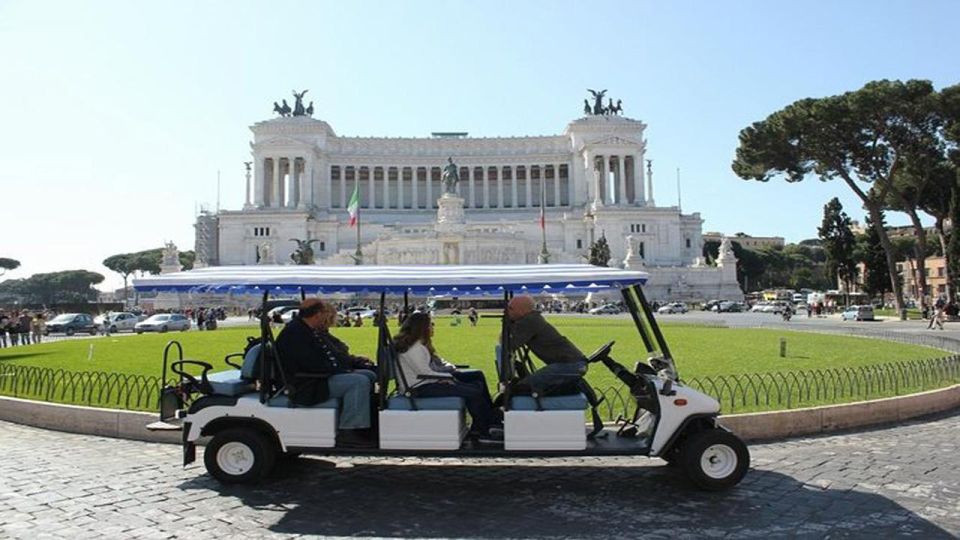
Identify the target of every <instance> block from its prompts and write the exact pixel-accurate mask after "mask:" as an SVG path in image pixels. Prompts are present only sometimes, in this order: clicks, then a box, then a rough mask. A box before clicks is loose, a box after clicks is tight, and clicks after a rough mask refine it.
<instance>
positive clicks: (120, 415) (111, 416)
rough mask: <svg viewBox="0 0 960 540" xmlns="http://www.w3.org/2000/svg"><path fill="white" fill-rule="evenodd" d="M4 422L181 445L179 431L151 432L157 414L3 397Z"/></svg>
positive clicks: (0, 412)
mask: <svg viewBox="0 0 960 540" xmlns="http://www.w3.org/2000/svg"><path fill="white" fill-rule="evenodd" d="M0 420H4V421H7V422H13V423H15V424H24V425H27V426H33V427H38V428H43V429H52V430H55V431H66V432H68V433H81V434H84V435H99V436H101V437H113V438H117V439H132V440H135V441H147V442H159V443H172V444H179V443H180V432H179V431H148V430H147V428H146V425H147V424H149V423H151V422H156V421H157V420H158V415H157V414H156V413H145V412H135V411H124V410H119V409H98V408H96V407H83V406H79V405H60V404H56V403H46V402H42V401H30V400H28V399H19V398H12V397H0Z"/></svg>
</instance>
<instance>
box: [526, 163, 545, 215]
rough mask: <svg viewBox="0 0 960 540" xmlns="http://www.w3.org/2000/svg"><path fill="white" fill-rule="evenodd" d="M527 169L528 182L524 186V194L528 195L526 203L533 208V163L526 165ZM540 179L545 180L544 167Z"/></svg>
mask: <svg viewBox="0 0 960 540" xmlns="http://www.w3.org/2000/svg"><path fill="white" fill-rule="evenodd" d="M524 169H526V171H527V183H526V186H524V187H525V188H526V189H524V192H525V193H524V194H525V195H526V197H527V200H526V203H527V205H526V206H527V208H533V165H527V166H526V167H524ZM540 181H541V182H543V168H541V169H540Z"/></svg>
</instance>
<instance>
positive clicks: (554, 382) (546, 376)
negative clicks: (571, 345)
mask: <svg viewBox="0 0 960 540" xmlns="http://www.w3.org/2000/svg"><path fill="white" fill-rule="evenodd" d="M586 374H587V363H586V362H555V363H553V364H547V365H545V366H543V367H542V368H540V369H538V370H536V371H534V372H533V373H531V374H530V375H528V376H527V378H526V379H524V380H523V381H522V382H524V383H526V384H528V385H529V386H530V388H532V389H533V390H534V391H536V392H537V393H538V394H541V395H542V394H543V393H544V391H545V390H547V389H549V388H551V387H554V386H559V385H562V384H566V383H569V382H573V381H576V380H578V379H580V378H581V377H583V376H584V375H586Z"/></svg>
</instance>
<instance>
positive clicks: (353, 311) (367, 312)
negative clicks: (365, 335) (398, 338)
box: [343, 307, 377, 321]
mask: <svg viewBox="0 0 960 540" xmlns="http://www.w3.org/2000/svg"><path fill="white" fill-rule="evenodd" d="M343 314H344V315H346V316H347V317H350V320H351V321H352V320H353V319H356V318H357V315H360V318H361V319H369V318H372V317H373V316H374V315H376V314H377V310H375V309H370V308H368V307H352V308H347V309H345V310H343Z"/></svg>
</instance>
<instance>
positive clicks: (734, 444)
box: [680, 429, 750, 491]
mask: <svg viewBox="0 0 960 540" xmlns="http://www.w3.org/2000/svg"><path fill="white" fill-rule="evenodd" d="M680 463H681V465H682V466H683V469H684V471H685V472H686V473H687V476H688V477H689V478H690V480H691V481H692V482H693V483H694V484H696V485H697V486H698V487H700V488H702V489H706V490H710V491H719V490H722V489H727V488H730V487H733V486H735V485H737V484H738V483H739V482H740V480H741V479H743V476H744V475H745V474H747V469H748V468H749V467H750V452H749V451H747V445H745V444H744V443H743V441H741V440H740V439H739V438H738V437H737V436H736V435H734V434H732V433H730V432H729V431H725V430H722V429H708V430H706V431H700V432H698V433H694V434H693V435H691V436H690V438H688V439H687V441H686V444H684V446H683V449H682V450H681V451H680Z"/></svg>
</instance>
